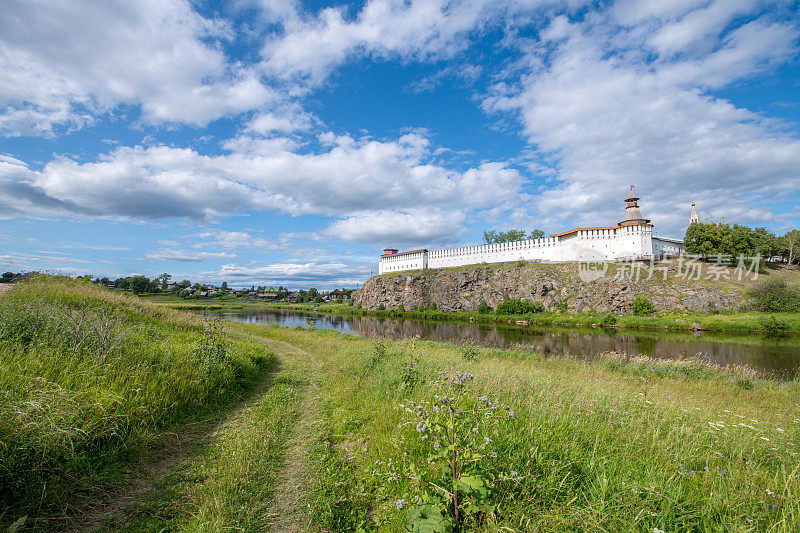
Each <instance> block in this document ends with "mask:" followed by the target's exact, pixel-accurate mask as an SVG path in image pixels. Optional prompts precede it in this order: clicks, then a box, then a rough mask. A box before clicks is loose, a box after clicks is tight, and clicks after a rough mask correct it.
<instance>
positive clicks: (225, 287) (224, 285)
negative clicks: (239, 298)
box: [219, 281, 228, 292]
mask: <svg viewBox="0 0 800 533" xmlns="http://www.w3.org/2000/svg"><path fill="white" fill-rule="evenodd" d="M219 288H220V289H222V292H227V290H228V282H227V281H223V282H222V285H220V286H219Z"/></svg>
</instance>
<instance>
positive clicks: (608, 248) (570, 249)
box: [378, 224, 683, 274]
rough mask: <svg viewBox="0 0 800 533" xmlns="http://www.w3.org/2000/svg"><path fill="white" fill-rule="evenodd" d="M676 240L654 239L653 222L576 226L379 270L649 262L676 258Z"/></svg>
mask: <svg viewBox="0 0 800 533" xmlns="http://www.w3.org/2000/svg"><path fill="white" fill-rule="evenodd" d="M679 242H680V241H677V240H675V239H666V240H664V239H658V238H654V237H653V226H652V224H631V225H624V226H614V227H604V228H581V229H576V230H573V231H570V232H565V233H561V234H558V235H554V236H552V237H549V238H546V239H536V240H525V241H516V242H506V243H498V244H485V245H481V246H464V247H461V248H448V249H445V250H434V251H431V252H429V251H427V250H420V251H415V252H406V253H401V254H391V255H384V256H382V257H381V262H380V265H379V268H378V272H379V273H380V274H384V273H390V272H397V271H402V270H421V269H426V268H449V267H455V266H464V265H474V264H479V263H512V262H515V261H520V260H522V261H527V262H551V263H555V262H562V261H631V260H634V261H638V260H649V259H651V258H656V259H658V258H663V257H669V256H676V255H679V254H680V253H682V251H683V245H682V244H678V243H679Z"/></svg>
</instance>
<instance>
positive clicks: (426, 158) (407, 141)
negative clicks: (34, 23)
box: [0, 133, 522, 234]
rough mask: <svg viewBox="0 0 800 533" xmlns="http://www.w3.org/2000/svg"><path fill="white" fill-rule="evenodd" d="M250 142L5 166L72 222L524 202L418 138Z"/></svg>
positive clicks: (504, 174)
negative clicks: (207, 151)
mask: <svg viewBox="0 0 800 533" xmlns="http://www.w3.org/2000/svg"><path fill="white" fill-rule="evenodd" d="M251 141H252V142H239V143H233V144H232V145H231V146H230V148H235V149H236V151H232V152H230V153H227V154H223V155H218V156H204V155H200V154H199V153H197V152H196V151H194V150H192V149H188V148H174V147H167V146H153V147H149V148H143V147H138V146H137V147H119V148H116V149H115V150H113V151H112V152H110V153H108V154H106V155H104V156H102V157H100V158H98V159H97V160H96V161H92V162H87V163H78V162H76V161H74V160H72V159H69V158H63V157H62V158H59V159H56V160H53V161H51V162H49V163H47V164H46V165H45V167H44V168H43V169H42V170H41V171H40V172H35V171H31V170H29V169H27V167H25V166H24V165H22V166H20V165H19V164H14V165H7V166H9V167H10V168H11V170H9V171H7V172H6V174H5V175H7V176H8V177H7V178H6V180H7V182H8V183H12V184H13V182H14V180H15V179H16V180H17V185H18V186H19V187H21V188H22V189H23V191H24V194H25V195H26V196H35V195H39V196H41V197H42V201H44V202H50V203H54V204H57V205H59V206H61V207H62V208H63V209H68V210H70V211H71V212H74V213H80V214H87V215H93V216H106V217H122V218H126V217H127V218H138V219H162V218H170V217H185V218H191V219H198V220H199V219H209V218H217V217H222V216H226V215H233V214H239V213H241V212H243V211H247V210H272V211H277V212H283V213H289V214H292V215H302V214H317V215H325V216H336V217H345V218H346V217H350V216H353V215H354V214H356V213H364V212H366V211H369V210H372V209H374V207H375V206H376V205H380V206H384V207H385V210H387V211H392V210H397V211H400V212H403V213H409V212H413V210H420V209H423V208H426V207H436V206H441V205H452V206H458V207H457V208H453V210H454V211H456V212H463V211H464V210H469V209H474V208H479V207H485V206H496V205H503V204H511V203H516V202H518V201H519V188H520V186H521V184H522V177H521V176H520V174H519V172H518V171H517V170H515V169H513V168H510V167H508V166H507V165H506V164H504V163H500V162H485V163H482V164H480V165H478V166H476V167H474V168H470V169H467V170H464V171H456V170H453V169H451V168H448V167H446V166H443V165H441V164H437V163H436V162H435V160H434V156H433V155H432V153H431V147H430V141H429V140H428V139H427V138H426V137H424V136H423V135H421V134H419V133H409V134H406V135H403V136H402V137H400V138H399V139H397V140H394V141H378V140H373V139H369V138H364V139H353V138H351V137H348V136H339V137H335V136H330V138H329V139H328V143H329V145H328V147H327V148H324V149H321V150H320V151H318V152H309V153H305V154H299V153H297V152H295V151H293V150H292V149H291V148H292V146H291V143H289V144H288V145H286V144H284V143H281V142H277V141H276V140H274V139H273V140H271V141H267V140H254V139H251ZM265 143H266V144H265ZM2 168H3V167H0V171H2ZM0 183H2V182H0ZM409 210H412V211H409ZM360 216H364V215H363V214H362V215H360ZM459 216H462V217H463V215H458V214H456V215H455V218H456V219H458V220H461V219H459V218H458V217H459ZM348 224H350V223H348ZM449 227H450V228H451V229H452V228H454V227H457V225H456V226H453V225H450V226H449ZM348 234H351V233H348Z"/></svg>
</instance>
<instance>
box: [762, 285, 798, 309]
mask: <svg viewBox="0 0 800 533" xmlns="http://www.w3.org/2000/svg"><path fill="white" fill-rule="evenodd" d="M750 295H751V296H752V297H753V298H754V299H755V306H756V309H758V310H759V311H771V312H780V311H797V310H798V308H800V294H798V291H797V289H793V288H792V287H789V284H788V283H786V280H785V279H781V278H769V279H765V280H763V281H761V282H759V283H758V284H757V285H756V286H755V287H753V289H752V290H751V291H750Z"/></svg>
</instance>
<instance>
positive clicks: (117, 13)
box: [0, 0, 276, 135]
mask: <svg viewBox="0 0 800 533" xmlns="http://www.w3.org/2000/svg"><path fill="white" fill-rule="evenodd" d="M231 36H232V35H231V28H230V27H229V24H228V23H227V22H225V21H223V20H218V19H206V18H203V17H202V16H200V15H199V14H198V13H197V12H196V11H194V10H193V9H192V5H191V3H190V2H188V1H185V0H146V1H141V2H99V3H98V2H91V1H89V0H70V1H56V2H42V1H28V0H10V2H6V3H4V5H3V16H2V17H0V71H2V72H3V76H2V77H0V133H5V134H6V135H43V134H50V133H52V131H53V128H54V127H57V126H68V127H72V128H78V127H81V126H83V125H85V124H87V123H90V122H92V120H93V118H92V117H93V116H94V115H96V114H97V113H99V112H104V111H108V110H109V109H111V108H113V107H115V106H117V105H119V104H129V105H139V106H141V110H142V114H143V119H144V120H145V121H147V122H153V123H159V122H184V123H190V124H205V123H207V122H209V121H210V120H213V119H216V118H219V117H222V116H227V115H231V114H236V113H239V112H242V111H245V110H250V109H253V108H254V107H257V106H260V105H263V104H266V103H269V102H271V101H274V100H275V98H276V95H275V93H274V91H272V90H271V89H268V88H267V87H265V86H264V84H263V83H262V82H261V80H260V78H259V75H258V74H257V73H256V72H255V71H254V70H252V69H247V68H245V67H243V66H241V65H239V64H236V63H234V62H232V61H230V60H228V58H226V57H225V54H224V53H223V52H222V51H221V48H220V46H219V45H218V44H217V43H219V42H220V41H225V40H228V39H230V38H231Z"/></svg>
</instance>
